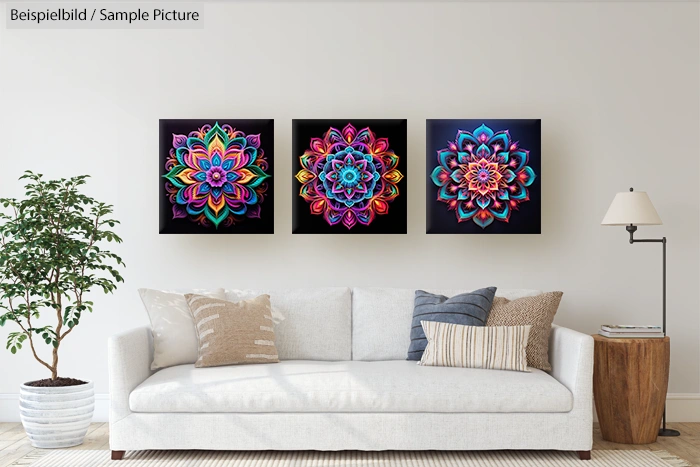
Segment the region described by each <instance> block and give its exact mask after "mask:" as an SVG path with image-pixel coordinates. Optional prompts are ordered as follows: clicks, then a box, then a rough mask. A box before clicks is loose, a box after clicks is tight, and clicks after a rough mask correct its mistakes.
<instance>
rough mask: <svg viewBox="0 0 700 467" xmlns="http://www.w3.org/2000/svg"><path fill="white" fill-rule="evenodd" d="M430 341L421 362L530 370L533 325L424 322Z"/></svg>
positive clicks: (492, 368)
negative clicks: (529, 342)
mask: <svg viewBox="0 0 700 467" xmlns="http://www.w3.org/2000/svg"><path fill="white" fill-rule="evenodd" d="M420 324H421V326H422V327H423V331H424V332H425V337H426V338H427V340H428V344H427V346H426V347H425V351H424V352H423V356H422V357H421V360H420V364H421V365H423V366H452V367H459V368H483V369H487V370H513V371H529V370H528V369H527V354H526V353H525V348H526V347H527V338H528V334H529V333H530V326H492V327H487V326H464V325H462V324H452V323H439V322H435V321H421V322H420Z"/></svg>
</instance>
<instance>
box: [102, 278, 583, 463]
mask: <svg viewBox="0 0 700 467" xmlns="http://www.w3.org/2000/svg"><path fill="white" fill-rule="evenodd" d="M430 291H431V292H435V293H441V294H444V295H447V296H451V295H455V294H457V293H461V292H464V291H465V290H430ZM261 293H269V294H270V295H271V299H272V306H273V309H274V311H276V312H279V313H281V314H282V315H284V316H285V319H284V320H283V321H282V322H280V323H278V324H277V325H276V328H275V332H276V338H277V339H276V344H277V349H278V352H279V355H280V359H281V360H282V361H281V362H280V363H277V364H267V365H241V366H226V367H216V368H194V365H180V366H176V367H171V368H166V369H163V370H160V371H157V372H153V371H151V369H150V364H151V360H152V357H153V348H152V346H153V344H152V337H151V332H150V329H149V328H148V327H142V328H138V329H133V330H131V331H128V332H125V333H122V334H118V335H115V336H112V337H111V338H110V340H109V375H110V394H111V408H110V446H111V449H112V451H113V458H115V459H119V458H121V457H122V456H123V455H124V451H129V450H146V449H206V450H487V449H554V450H570V451H579V455H580V456H581V458H583V459H585V458H587V457H588V456H589V454H590V450H591V447H592V442H593V440H592V373H593V340H592V339H591V337H590V336H587V335H585V334H581V333H579V332H575V331H572V330H570V329H566V328H562V327H558V326H554V327H553V328H552V334H551V338H550V348H549V354H550V362H551V364H552V371H551V372H550V373H546V372H544V371H540V370H537V369H532V371H531V372H530V373H521V372H511V371H495V370H479V369H461V368H440V367H422V366H419V365H417V364H416V362H411V361H406V360H405V358H406V351H407V349H408V345H409V340H410V339H409V331H410V327H411V317H412V313H413V298H414V290H413V289H389V288H369V287H367V288H363V287H358V288H355V289H352V290H351V289H348V288H320V289H296V290H255V291H227V298H228V299H230V300H234V301H235V300H240V299H244V298H248V297H252V296H257V295H259V294H261ZM537 293H538V292H537V291H531V290H511V291H502V290H499V291H498V293H497V295H499V296H505V297H507V298H511V299H512V298H517V297H520V296H525V295H534V294H537Z"/></svg>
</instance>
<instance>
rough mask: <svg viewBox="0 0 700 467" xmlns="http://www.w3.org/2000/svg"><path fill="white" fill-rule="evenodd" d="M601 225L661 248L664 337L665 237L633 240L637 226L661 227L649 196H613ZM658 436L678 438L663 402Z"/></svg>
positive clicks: (634, 194)
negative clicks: (623, 230)
mask: <svg viewBox="0 0 700 467" xmlns="http://www.w3.org/2000/svg"><path fill="white" fill-rule="evenodd" d="M602 224H603V225H624V226H626V228H627V232H629V234H630V244H634V243H661V245H662V248H663V279H662V282H663V287H662V290H663V332H664V336H665V335H666V237H662V238H634V233H635V232H636V231H637V226H638V225H661V218H660V217H659V214H658V213H657V212H656V209H655V208H654V205H653V204H651V200H650V199H649V196H648V195H647V194H646V193H645V192H643V191H634V189H633V188H630V191H628V192H622V193H618V194H616V195H615V198H614V199H613V202H612V203H611V204H610V207H609V208H608V212H607V213H606V214H605V217H604V218H603V222H602ZM659 436H680V432H679V431H677V430H671V429H669V428H666V402H665V401H664V414H663V425H662V427H661V429H660V430H659Z"/></svg>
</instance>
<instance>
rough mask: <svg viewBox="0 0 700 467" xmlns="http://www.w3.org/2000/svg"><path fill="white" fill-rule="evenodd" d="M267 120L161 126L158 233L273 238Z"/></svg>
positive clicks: (270, 126)
mask: <svg viewBox="0 0 700 467" xmlns="http://www.w3.org/2000/svg"><path fill="white" fill-rule="evenodd" d="M273 150H274V122H273V120H225V119H224V120H220V119H211V120H161V121H160V174H159V175H160V176H159V179H158V181H159V186H160V232H161V233H212V234H216V233H273V232H274V199H273V182H272V180H273V171H274V167H273Z"/></svg>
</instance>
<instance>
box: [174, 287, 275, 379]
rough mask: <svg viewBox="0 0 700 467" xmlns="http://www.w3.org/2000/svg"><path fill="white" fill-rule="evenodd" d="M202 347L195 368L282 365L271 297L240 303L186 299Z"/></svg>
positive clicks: (200, 296) (191, 295)
mask: <svg viewBox="0 0 700 467" xmlns="http://www.w3.org/2000/svg"><path fill="white" fill-rule="evenodd" d="M185 299H186V300H187V304H188V305H189V307H190V312H191V313H192V317H193V319H194V324H195V329H196V331H197V340H198V343H199V356H198V358H197V361H196V362H195V365H194V366H195V367H197V368H203V367H210V366H221V365H239V364H244V363H276V362H279V357H278V355H277V348H276V347H275V331H274V328H273V323H272V307H271V306H270V296H269V295H260V296H259V297H256V298H252V299H250V300H243V301H240V302H237V303H233V302H229V301H226V300H219V299H216V298H209V297H205V296H203V295H195V294H187V295H185Z"/></svg>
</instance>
